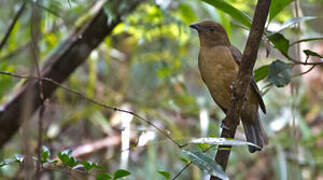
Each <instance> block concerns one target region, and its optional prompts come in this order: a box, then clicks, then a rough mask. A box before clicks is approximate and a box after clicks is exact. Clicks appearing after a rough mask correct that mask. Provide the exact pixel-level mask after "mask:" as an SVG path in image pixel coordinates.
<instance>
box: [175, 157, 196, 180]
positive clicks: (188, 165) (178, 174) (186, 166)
mask: <svg viewBox="0 0 323 180" xmlns="http://www.w3.org/2000/svg"><path fill="white" fill-rule="evenodd" d="M191 165H192V161H191V162H189V163H187V164H186V165H185V166H184V167H183V168H182V169H181V170H180V171H179V172H178V173H177V174H176V175H175V176H174V177H173V178H172V180H175V179H176V178H178V176H180V175H181V174H182V173H183V172H184V171H185V169H187V168H188V167H190V166H191Z"/></svg>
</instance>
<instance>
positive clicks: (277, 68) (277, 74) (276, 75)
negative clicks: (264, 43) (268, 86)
mask: <svg viewBox="0 0 323 180" xmlns="http://www.w3.org/2000/svg"><path fill="white" fill-rule="evenodd" d="M291 77H292V71H291V69H290V66H289V65H288V64H286V63H284V62H283V61H281V60H276V61H274V62H273V63H272V64H271V65H270V67H269V75H268V80H269V81H270V82H272V83H273V84H274V85H275V86H277V87H283V86H285V85H287V84H288V83H289V82H290V79H291Z"/></svg>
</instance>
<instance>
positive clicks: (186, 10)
mask: <svg viewBox="0 0 323 180" xmlns="http://www.w3.org/2000/svg"><path fill="white" fill-rule="evenodd" d="M178 12H179V13H180V15H181V17H182V18H181V19H182V20H183V21H184V22H185V23H187V24H191V23H193V22H194V21H195V20H196V16H195V13H194V11H193V10H192V8H191V6H189V5H187V4H184V3H181V4H180V5H179V6H178Z"/></svg>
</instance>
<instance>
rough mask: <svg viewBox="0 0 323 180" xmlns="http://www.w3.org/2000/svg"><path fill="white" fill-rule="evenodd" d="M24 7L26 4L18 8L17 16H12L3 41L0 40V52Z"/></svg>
mask: <svg viewBox="0 0 323 180" xmlns="http://www.w3.org/2000/svg"><path fill="white" fill-rule="evenodd" d="M25 7H26V2H23V4H22V5H21V6H20V8H19V10H18V12H17V14H16V15H15V16H14V18H13V20H12V21H11V23H10V25H9V28H8V30H7V32H6V34H5V35H4V37H3V39H2V40H1V43H0V51H1V49H2V48H3V47H4V45H5V44H6V42H7V40H8V38H9V36H10V34H11V32H12V30H13V28H14V27H15V24H16V23H17V21H18V19H19V17H20V16H21V14H22V12H23V11H24V9H25Z"/></svg>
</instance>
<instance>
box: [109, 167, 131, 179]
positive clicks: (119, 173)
mask: <svg viewBox="0 0 323 180" xmlns="http://www.w3.org/2000/svg"><path fill="white" fill-rule="evenodd" d="M130 174H131V173H130V172H129V171H127V170H124V169H118V170H117V171H116V172H114V174H113V179H120V178H123V177H126V176H129V175H130Z"/></svg>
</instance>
